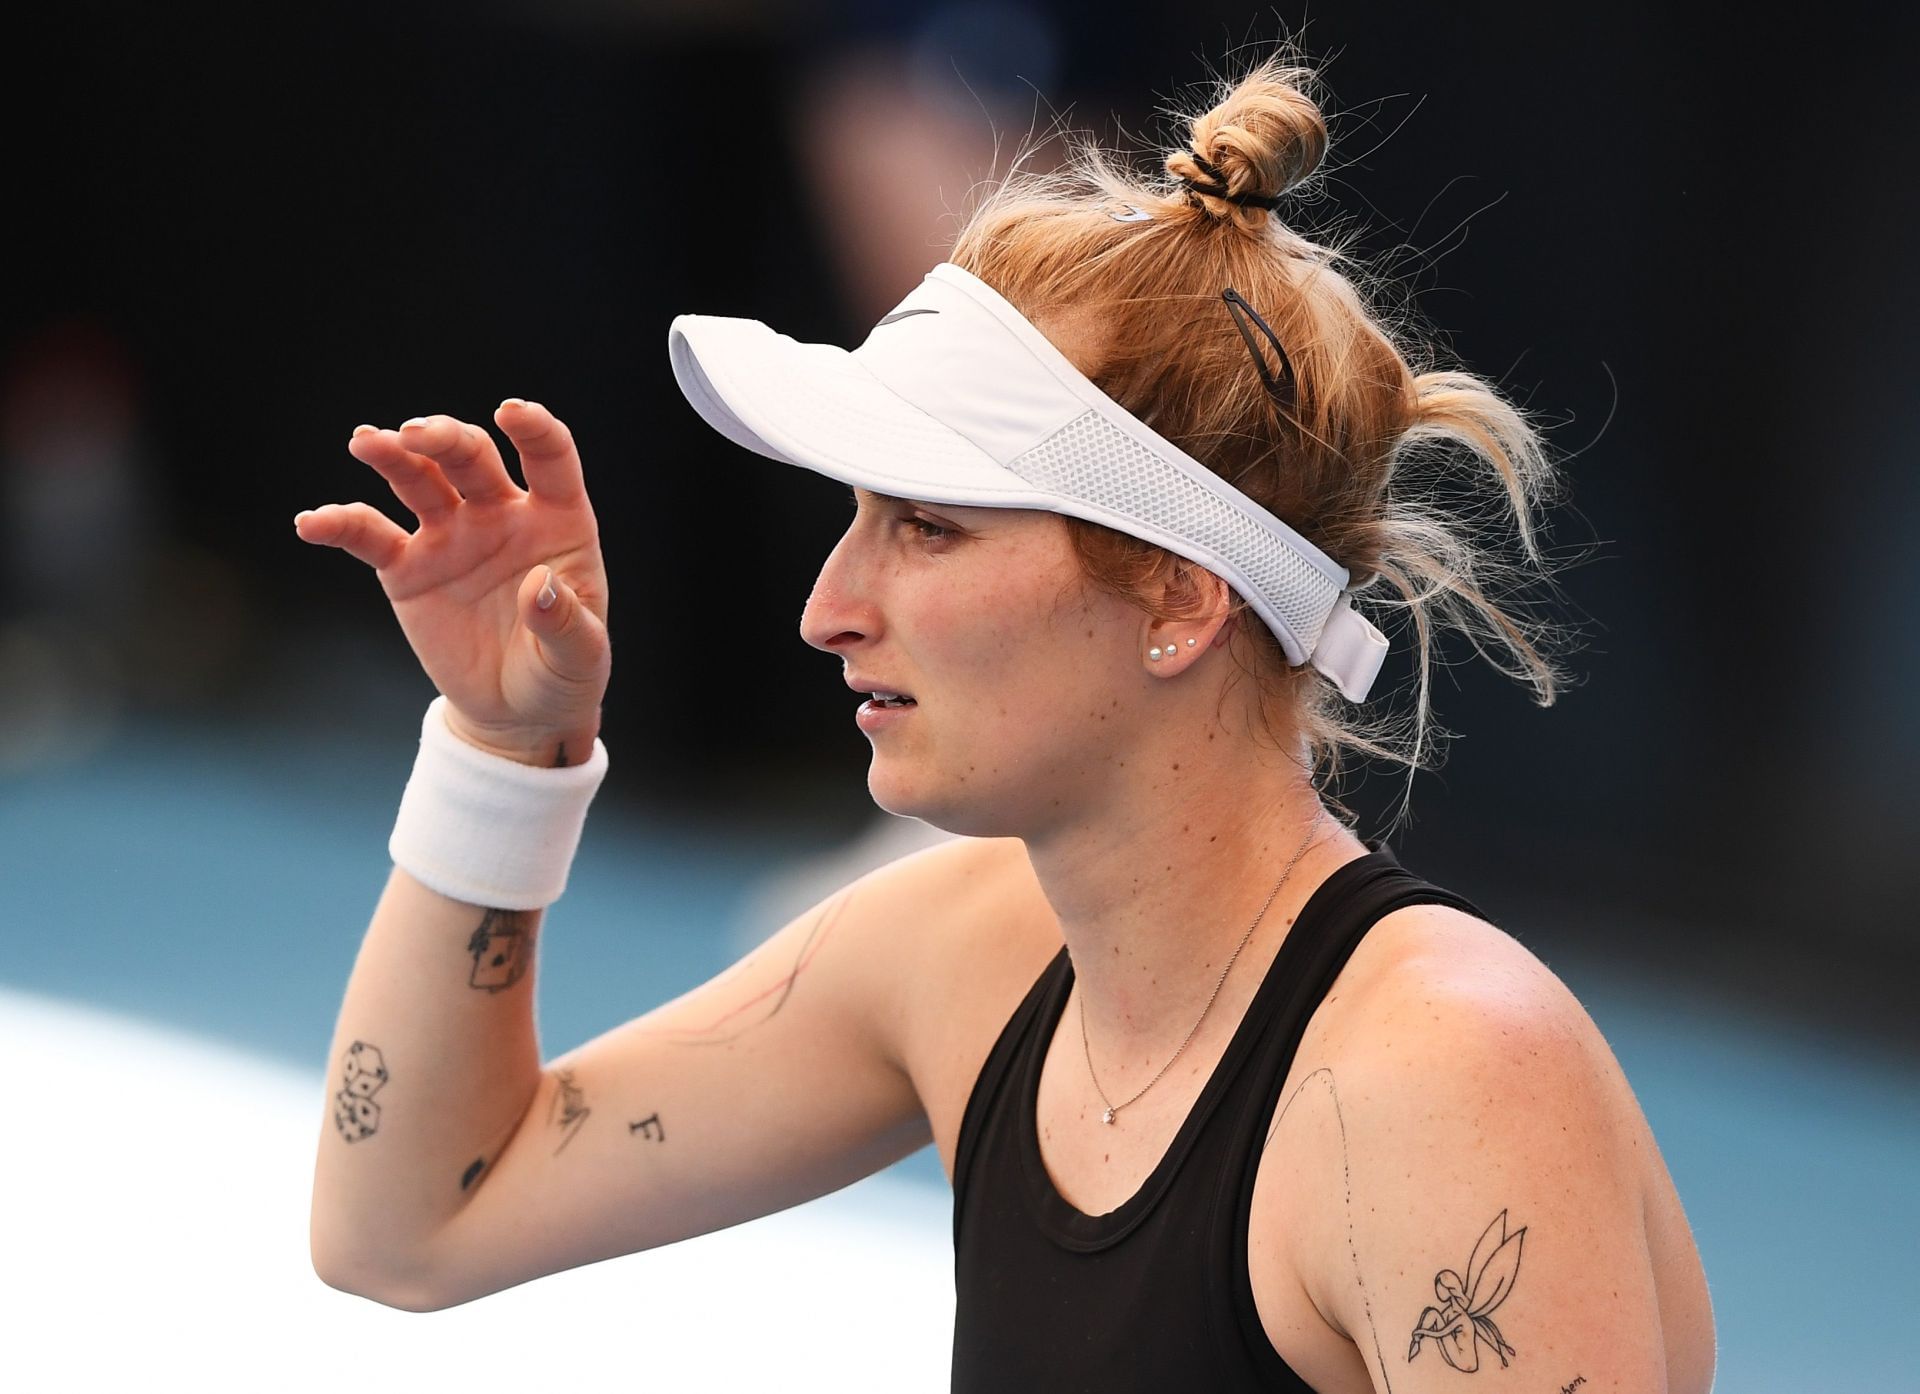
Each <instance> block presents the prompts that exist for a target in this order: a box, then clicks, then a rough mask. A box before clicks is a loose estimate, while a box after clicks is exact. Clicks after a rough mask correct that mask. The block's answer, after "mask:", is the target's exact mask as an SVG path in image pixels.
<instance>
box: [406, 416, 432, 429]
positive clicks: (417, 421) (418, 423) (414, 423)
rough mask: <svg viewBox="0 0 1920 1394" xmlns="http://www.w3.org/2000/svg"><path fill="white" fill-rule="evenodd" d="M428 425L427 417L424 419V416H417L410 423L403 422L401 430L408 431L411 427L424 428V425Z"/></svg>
mask: <svg viewBox="0 0 1920 1394" xmlns="http://www.w3.org/2000/svg"><path fill="white" fill-rule="evenodd" d="M426 424H427V418H426V417H424V416H416V417H414V418H413V419H412V420H410V421H402V422H401V423H400V429H401V430H403V431H404V430H406V429H407V427H409V426H424V425H426Z"/></svg>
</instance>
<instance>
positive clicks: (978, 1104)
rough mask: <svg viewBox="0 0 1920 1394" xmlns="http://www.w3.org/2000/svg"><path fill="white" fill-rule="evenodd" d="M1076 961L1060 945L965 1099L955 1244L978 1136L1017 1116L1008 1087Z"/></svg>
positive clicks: (958, 1145) (957, 1155)
mask: <svg viewBox="0 0 1920 1394" xmlns="http://www.w3.org/2000/svg"><path fill="white" fill-rule="evenodd" d="M1072 968H1073V963H1072V960H1071V959H1070V958H1069V957H1068V956H1067V946H1066V945H1065V944H1062V945H1061V946H1060V951H1059V952H1058V953H1056V954H1055V955H1054V956H1053V958H1052V959H1051V960H1049V961H1048V963H1047V966H1046V967H1045V968H1043V969H1041V970H1040V976H1039V977H1037V978H1035V979H1034V980H1033V986H1032V987H1030V988H1028V989H1027V995H1026V996H1025V997H1023V998H1021V999H1020V1005H1019V1006H1018V1007H1015V1008H1014V1010H1013V1015H1012V1016H1010V1017H1008V1018H1007V1024H1006V1025H1005V1026H1003V1027H1002V1028H1001V1029H1000V1034H999V1036H998V1037H997V1038H996V1039H995V1040H994V1043H993V1049H992V1050H990V1051H988V1052H987V1058H986V1060H985V1062H984V1063H983V1064H982V1065H981V1066H980V1073H979V1074H978V1075H977V1076H976V1077H975V1078H974V1082H973V1090H972V1092H971V1093H969V1094H968V1095H967V1106H966V1108H965V1109H964V1110H962V1112H961V1115H960V1133H959V1136H958V1137H957V1138H956V1139H955V1142H954V1152H953V1234H954V1240H955V1243H956V1244H957V1243H958V1242H959V1237H960V1212H961V1208H962V1207H963V1206H964V1205H965V1204H966V1201H967V1193H968V1182H969V1181H970V1180H971V1178H972V1173H973V1166H974V1158H975V1154H977V1153H978V1152H979V1150H980V1134H981V1131H982V1130H983V1128H984V1126H985V1123H986V1120H987V1119H988V1118H989V1117H991V1116H993V1115H995V1114H997V1113H999V1112H1001V1110H1002V1108H1003V1106H1004V1107H1005V1108H1008V1109H1012V1110H1014V1111H1015V1112H1017V1111H1018V1101H1017V1100H1006V1101H1005V1102H1004V1105H1003V1098H1004V1096H1005V1094H1006V1091H1007V1087H1008V1082H1009V1080H1011V1079H1014V1078H1017V1077H1018V1076H1019V1074H1020V1071H1019V1070H1018V1069H1017V1068H1016V1067H1017V1065H1018V1064H1019V1062H1020V1060H1021V1058H1022V1055H1023V1053H1024V1050H1023V1047H1024V1046H1025V1044H1026V1042H1027V1039H1028V1037H1030V1036H1031V1035H1032V1034H1033V1032H1034V1029H1035V1025H1036V1023H1037V1022H1038V1020H1039V1018H1040V1015H1041V1011H1042V1008H1043V1006H1044V1004H1045V1003H1046V1001H1047V999H1048V998H1049V997H1050V996H1052V995H1053V994H1054V993H1056V992H1060V991H1063V990H1064V985H1065V981H1066V978H1067V975H1068V974H1069V973H1070V972H1071V971H1072Z"/></svg>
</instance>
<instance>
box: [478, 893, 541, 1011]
mask: <svg viewBox="0 0 1920 1394" xmlns="http://www.w3.org/2000/svg"><path fill="white" fill-rule="evenodd" d="M540 915H541V912H540V911H538V910H489V911H487V912H486V913H485V914H484V915H482V916H481V917H480V923H479V924H477V925H475V926H474V930H473V934H472V935H471V936H470V937H469V938H468V940H467V952H468V953H469V954H470V955H472V957H473V971H472V972H471V973H469V974H468V975H467V986H469V987H472V988H481V989H484V990H486V991H487V992H504V991H506V990H507V989H508V988H510V987H512V986H513V985H514V984H515V983H517V982H519V981H520V979H522V978H524V977H525V976H526V975H527V965H529V964H530V963H532V962H533V946H534V941H535V940H537V939H538V938H539V937H540Z"/></svg>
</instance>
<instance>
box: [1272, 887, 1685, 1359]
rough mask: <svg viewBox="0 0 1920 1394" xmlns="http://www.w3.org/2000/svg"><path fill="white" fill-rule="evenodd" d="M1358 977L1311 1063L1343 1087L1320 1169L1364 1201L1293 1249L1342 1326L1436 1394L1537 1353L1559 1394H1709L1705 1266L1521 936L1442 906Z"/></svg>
mask: <svg viewBox="0 0 1920 1394" xmlns="http://www.w3.org/2000/svg"><path fill="white" fill-rule="evenodd" d="M1349 968H1350V969H1351V970H1352V971H1351V973H1350V974H1343V975H1342V977H1341V979H1340V981H1339V983H1338V984H1337V985H1336V990H1335V992H1334V993H1333V994H1330V996H1329V998H1328V1001H1327V1004H1326V1006H1325V1007H1324V1008H1323V1011H1322V1016H1323V1017H1324V1018H1325V1020H1324V1021H1319V1020H1316V1022H1315V1025H1314V1028H1313V1030H1312V1032H1311V1038H1310V1041H1303V1042H1302V1058H1301V1059H1300V1061H1299V1062H1298V1066H1297V1068H1301V1069H1304V1070H1308V1071H1315V1070H1317V1071H1318V1072H1319V1073H1321V1074H1322V1075H1324V1077H1325V1078H1326V1079H1327V1080H1329V1081H1331V1083H1330V1084H1329V1087H1328V1088H1327V1089H1326V1090H1325V1095H1326V1100H1325V1105H1324V1107H1325V1109H1326V1111H1327V1112H1328V1114H1329V1116H1330V1117H1332V1118H1333V1120H1334V1127H1333V1128H1332V1129H1331V1130H1330V1131H1328V1132H1326V1133H1325V1134H1324V1135H1325V1137H1326V1138H1327V1139H1328V1146H1329V1148H1331V1149H1334V1150H1330V1151H1328V1152H1327V1154H1326V1156H1325V1157H1324V1158H1321V1159H1320V1161H1321V1169H1322V1170H1323V1171H1325V1172H1326V1174H1327V1175H1328V1176H1330V1177H1331V1176H1335V1175H1337V1176H1338V1177H1339V1178H1340V1182H1339V1187H1340V1193H1341V1194H1342V1195H1343V1197H1344V1200H1345V1204H1343V1205H1342V1206H1341V1207H1340V1209H1341V1212H1342V1213H1343V1215H1344V1220H1345V1222H1344V1223H1343V1224H1341V1225H1338V1226H1334V1225H1332V1224H1331V1222H1329V1223H1328V1224H1327V1225H1326V1226H1324V1227H1323V1229H1322V1230H1320V1231H1316V1232H1314V1233H1312V1234H1310V1235H1308V1234H1303V1235H1302V1238H1303V1239H1304V1240H1306V1241H1307V1242H1305V1243H1302V1244H1301V1245H1299V1246H1297V1247H1296V1249H1295V1257H1296V1261H1297V1262H1298V1264H1299V1268H1298V1270H1297V1271H1298V1272H1299V1276H1300V1277H1301V1279H1302V1282H1303V1285H1304V1286H1305V1287H1306V1288H1307V1290H1308V1291H1309V1292H1311V1293H1313V1294H1314V1297H1315V1301H1316V1303H1317V1304H1322V1311H1323V1312H1325V1313H1327V1314H1328V1315H1329V1316H1330V1317H1332V1319H1333V1321H1334V1323H1335V1324H1336V1325H1337V1326H1338V1327H1339V1329H1341V1330H1343V1331H1345V1332H1347V1333H1349V1336H1350V1338H1351V1339H1355V1340H1356V1342H1357V1343H1359V1344H1361V1345H1362V1348H1363V1351H1364V1353H1365V1355H1366V1356H1367V1357H1368V1359H1369V1361H1370V1363H1379V1364H1381V1365H1383V1366H1384V1367H1385V1368H1384V1369H1383V1370H1382V1371H1381V1374H1382V1375H1383V1377H1385V1375H1386V1370H1391V1371H1392V1374H1391V1376H1390V1378H1391V1381H1392V1385H1393V1387H1395V1388H1400V1387H1402V1385H1403V1384H1404V1385H1405V1386H1406V1387H1408V1388H1410V1389H1413V1390H1416V1391H1417V1390H1424V1389H1426V1388H1428V1387H1429V1385H1430V1384H1431V1387H1433V1388H1435V1389H1438V1388H1441V1387H1443V1385H1444V1382H1445V1379H1446V1378H1447V1375H1448V1374H1451V1373H1452V1371H1458V1370H1472V1369H1474V1368H1476V1366H1477V1365H1478V1363H1479V1362H1481V1361H1482V1360H1486V1361H1488V1362H1492V1363H1497V1364H1499V1365H1501V1366H1502V1367H1504V1366H1506V1364H1507V1363H1508V1361H1509V1360H1510V1359H1513V1358H1514V1355H1515V1348H1516V1347H1519V1348H1521V1349H1522V1350H1524V1351H1525V1352H1526V1355H1525V1357H1523V1359H1524V1364H1525V1365H1526V1366H1527V1367H1528V1369H1529V1370H1530V1372H1531V1373H1532V1374H1533V1375H1534V1376H1535V1377H1536V1378H1540V1379H1544V1380H1545V1381H1546V1383H1547V1384H1548V1385H1549V1386H1552V1387H1560V1386H1564V1385H1566V1384H1567V1383H1569V1382H1571V1381H1573V1380H1574V1379H1575V1377H1576V1376H1578V1377H1581V1378H1583V1379H1585V1380H1586V1381H1587V1382H1589V1383H1592V1384H1594V1385H1596V1386H1597V1387H1600V1388H1605V1387H1608V1385H1609V1383H1610V1382H1611V1383H1612V1384H1613V1386H1614V1387H1617V1388H1635V1389H1638V1388H1658V1387H1667V1388H1672V1389H1674V1390H1676V1391H1678V1390H1703V1389H1704V1388H1705V1387H1706V1384H1707V1382H1708V1381H1710V1379H1711V1368H1712V1350H1713V1337H1712V1318H1711V1313H1710V1310H1709V1308H1708V1305H1707V1299H1706V1289H1705V1281H1704V1276H1703V1274H1702V1273H1701V1270H1700V1266H1699V1257H1698V1252H1697V1249H1696V1248H1695V1246H1694V1244H1693V1241H1692V1237H1691V1235H1690V1233H1688V1231H1687V1228H1686V1224H1685V1220H1684V1217H1683V1216H1682V1215H1681V1213H1680V1210H1679V1205H1678V1200H1677V1197H1676V1196H1675V1194H1674V1191H1673V1186H1672V1181H1671V1178H1670V1177H1669V1176H1668V1174H1667V1172H1666V1169H1665V1166H1664V1164H1663V1163H1662V1161H1661V1159H1660V1156H1659V1151H1658V1149H1657V1147H1656V1146H1655V1145H1654V1141H1653V1136H1652V1133H1651V1130H1650V1129H1649V1128H1648V1125H1647V1122H1646V1119H1645V1117H1644V1115H1643V1114H1642V1112H1641V1110H1640V1106H1639V1103H1638V1101H1637V1100H1636V1099H1635V1098H1634V1095H1633V1091H1632V1089H1631V1088H1630V1087H1629V1085H1628V1083H1627V1081H1626V1078H1625V1076H1624V1074H1623V1073H1622V1071H1621V1069H1620V1066H1619V1064H1618V1062H1617V1061H1616V1060H1615V1058H1614V1055H1613V1051H1612V1049H1611V1048H1610V1047H1609V1046H1608V1044H1607V1042H1606V1039H1605V1037H1604V1036H1603V1035H1602V1034H1601V1032H1600V1029H1599V1027H1598V1026H1597V1025H1596V1024H1595V1023H1594V1020H1593V1018H1592V1017H1591V1016H1590V1015H1589V1014H1588V1012H1587V1010H1586V1009H1585V1007H1583V1006H1582V1005H1581V1003H1580V1002H1579V1001H1578V1000H1577V999H1576V998H1575V997H1574V994H1573V993H1572V992H1571V991H1570V990H1569V989H1568V988H1567V986H1566V984H1565V983H1563V982H1562V981H1561V980H1560V978H1559V977H1558V975H1556V974H1555V973H1554V972H1553V971H1552V970H1551V969H1549V968H1548V967H1547V965H1546V964H1545V963H1543V962H1542V961H1541V960H1540V959H1539V957H1538V956H1537V955H1535V954H1534V953H1533V952H1532V951H1531V950H1529V949H1528V948H1527V947H1526V946H1525V945H1523V944H1521V943H1520V942H1519V941H1518V940H1517V939H1516V938H1514V936H1513V935H1511V934H1509V933H1508V932H1506V931H1505V930H1503V929H1501V928H1499V927H1498V926H1495V925H1492V924H1489V923H1487V922H1486V921H1484V920H1481V919H1478V918H1476V917H1475V916H1473V915H1470V914H1466V913H1464V912H1462V911H1459V910H1455V909H1452V908H1450V907H1446V906H1440V905H1419V906H1409V907H1406V908H1404V909H1401V910H1397V911H1394V912H1393V913H1392V914H1390V915H1388V916H1385V917H1383V918H1382V919H1381V920H1380V922H1379V923H1378V924H1377V925H1376V926H1375V927H1374V929H1373V930H1372V931H1371V932H1369V934H1368V935H1367V937H1366V938H1365V939H1364V940H1362V942H1361V946H1360V948H1359V949H1358V950H1357V951H1356V952H1355V954H1354V956H1353V959H1352V961H1351V962H1350V964H1349ZM1309 1051H1310V1054H1309ZM1336 1153H1337V1155H1336ZM1331 1184H1332V1183H1331V1182H1330V1183H1329V1185H1331ZM1523 1248H1524V1251H1525V1254H1526V1256H1527V1257H1526V1267H1525V1269H1524V1272H1523V1271H1522V1270H1521V1268H1520V1260H1521V1254H1522V1250H1523ZM1356 1268H1357V1269H1358V1270H1359V1271H1358V1273H1357V1274H1356V1271H1355V1270H1356ZM1356 1276H1357V1277H1358V1279H1359V1281H1358V1282H1357V1283H1356V1281H1355V1279H1356ZM1456 1288H1458V1289H1459V1290H1458V1292H1456V1291H1455V1289H1456ZM1596 1291H1597V1292H1603V1293H1608V1294H1610V1295H1611V1297H1610V1304H1609V1305H1607V1306H1606V1307H1605V1309H1604V1311H1603V1310H1601V1309H1599V1308H1596V1307H1595V1306H1594V1304H1593V1301H1592V1296H1593V1294H1594V1293H1595V1292H1596ZM1456 1299H1457V1300H1456ZM1495 1307H1500V1308H1501V1313H1500V1315H1499V1317H1498V1318H1497V1319H1496V1318H1495V1317H1494V1316H1493V1310H1494V1308H1495ZM1456 1308H1457V1310H1456ZM1456 1316H1458V1317H1459V1321H1458V1322H1456V1321H1455V1317H1456ZM1363 1332H1364V1333H1365V1337H1366V1339H1365V1340H1364V1342H1361V1341H1360V1333H1363ZM1503 1333H1504V1334H1503ZM1521 1333H1525V1335H1526V1340H1525V1341H1522V1340H1521ZM1509 1338H1511V1339H1509ZM1436 1355H1437V1356H1438V1358H1435V1356H1436ZM1445 1367H1451V1370H1449V1371H1447V1374H1436V1373H1435V1372H1436V1371H1440V1370H1443V1369H1445ZM1661 1379H1665V1380H1667V1381H1668V1383H1666V1384H1664V1385H1663V1384H1661V1383H1659V1381H1660V1380H1661Z"/></svg>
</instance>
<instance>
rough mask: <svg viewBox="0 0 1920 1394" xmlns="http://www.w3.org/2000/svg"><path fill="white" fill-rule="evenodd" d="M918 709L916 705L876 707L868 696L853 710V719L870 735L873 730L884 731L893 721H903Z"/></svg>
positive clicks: (883, 690)
mask: <svg viewBox="0 0 1920 1394" xmlns="http://www.w3.org/2000/svg"><path fill="white" fill-rule="evenodd" d="M880 690H881V691H882V692H885V691H887V690H888V689H886V688H884V687H883V688H881V689H880ZM901 695H902V696H904V695H906V694H904V693H902V694H901ZM919 710H920V708H919V707H918V706H917V705H916V706H911V707H876V706H875V705H874V704H873V699H872V698H868V699H867V700H866V701H864V702H862V703H861V704H860V705H859V707H858V708H857V709H856V710H855V711H854V713H853V721H854V724H855V725H856V726H858V727H859V728H860V729H861V730H862V731H865V732H866V733H867V734H868V735H872V734H873V733H874V732H875V731H884V730H885V729H886V728H887V727H889V726H891V725H893V724H894V723H895V722H898V721H904V720H905V719H906V718H907V717H909V716H911V715H912V714H913V713H914V712H917V711H919Z"/></svg>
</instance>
